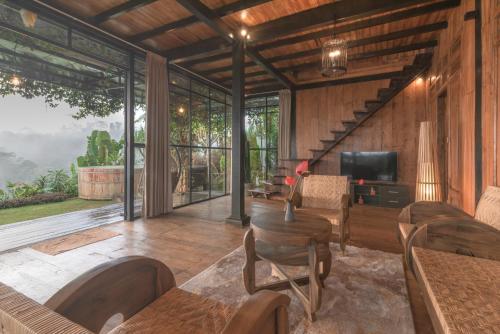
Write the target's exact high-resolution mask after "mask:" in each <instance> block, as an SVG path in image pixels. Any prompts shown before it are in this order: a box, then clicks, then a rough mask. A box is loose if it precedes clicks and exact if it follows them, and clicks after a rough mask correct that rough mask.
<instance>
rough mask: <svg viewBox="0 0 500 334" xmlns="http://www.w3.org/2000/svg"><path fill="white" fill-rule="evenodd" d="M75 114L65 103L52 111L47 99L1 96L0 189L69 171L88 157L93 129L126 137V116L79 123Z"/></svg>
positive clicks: (113, 135)
mask: <svg viewBox="0 0 500 334" xmlns="http://www.w3.org/2000/svg"><path fill="white" fill-rule="evenodd" d="M75 111H76V110H75V109H71V108H70V106H69V105H67V104H66V103H64V102H61V103H60V105H59V106H58V107H57V108H51V107H50V106H49V105H46V104H45V101H44V98H43V97H38V98H33V99H30V100H28V99H25V98H23V97H20V96H15V95H10V96H5V97H3V98H2V97H0V189H1V188H4V187H5V184H6V181H13V182H30V181H33V180H34V179H36V177H38V176H39V175H41V174H44V173H46V172H47V171H48V170H49V169H59V168H62V169H66V170H67V169H69V166H70V164H71V163H72V162H74V161H75V160H76V158H77V157H78V156H79V155H83V154H85V151H86V142H87V138H86V137H87V136H88V135H90V133H91V132H92V130H107V131H109V132H110V134H111V136H112V137H113V138H115V139H119V138H120V137H121V136H122V135H123V128H124V127H123V124H124V119H123V117H124V116H123V113H119V114H114V115H111V116H109V117H106V118H95V117H88V118H86V119H80V120H76V119H74V118H72V117H71V115H72V114H73V113H74V112H75Z"/></svg>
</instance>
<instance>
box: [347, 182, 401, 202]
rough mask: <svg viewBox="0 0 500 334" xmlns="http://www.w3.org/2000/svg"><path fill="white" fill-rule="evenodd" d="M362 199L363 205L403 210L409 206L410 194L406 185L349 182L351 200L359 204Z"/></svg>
mask: <svg viewBox="0 0 500 334" xmlns="http://www.w3.org/2000/svg"><path fill="white" fill-rule="evenodd" d="M360 197H362V198H363V201H362V202H363V204H364V205H375V206H381V207H388V208H404V207H405V206H407V205H408V204H410V192H409V189H408V186H407V185H404V184H398V183H393V182H381V181H365V183H364V184H362V185H361V184H358V182H357V181H352V182H351V200H352V202H353V203H355V204H360V203H359V198H360Z"/></svg>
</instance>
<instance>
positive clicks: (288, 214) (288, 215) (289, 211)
mask: <svg viewBox="0 0 500 334" xmlns="http://www.w3.org/2000/svg"><path fill="white" fill-rule="evenodd" d="M294 220H295V215H294V214H293V204H292V202H291V201H289V200H287V201H286V206H285V221H286V222H293V221H294Z"/></svg>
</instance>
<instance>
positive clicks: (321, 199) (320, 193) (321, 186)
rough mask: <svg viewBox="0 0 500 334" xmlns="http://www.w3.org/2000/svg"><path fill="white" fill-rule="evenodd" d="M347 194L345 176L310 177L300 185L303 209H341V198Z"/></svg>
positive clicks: (347, 187)
mask: <svg viewBox="0 0 500 334" xmlns="http://www.w3.org/2000/svg"><path fill="white" fill-rule="evenodd" d="M348 193H349V180H348V178H347V176H336V175H310V176H308V177H306V178H304V182H303V184H302V189H301V195H302V196H301V197H302V203H301V205H302V207H304V208H319V209H341V208H342V196H343V195H344V194H348Z"/></svg>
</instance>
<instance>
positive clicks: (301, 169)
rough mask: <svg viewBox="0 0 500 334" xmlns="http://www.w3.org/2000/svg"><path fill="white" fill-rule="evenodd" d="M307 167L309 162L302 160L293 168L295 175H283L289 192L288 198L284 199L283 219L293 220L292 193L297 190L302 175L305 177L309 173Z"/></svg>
mask: <svg viewBox="0 0 500 334" xmlns="http://www.w3.org/2000/svg"><path fill="white" fill-rule="evenodd" d="M308 169H309V162H308V161H307V160H304V161H302V162H301V163H299V164H298V165H297V167H296V168H295V174H296V175H297V177H295V176H287V177H285V184H286V185H287V186H289V187H290V193H289V194H288V198H287V199H286V200H285V211H286V213H285V221H293V220H294V218H295V217H294V215H293V199H294V195H295V193H296V191H297V188H298V186H299V185H300V183H301V181H302V180H303V179H304V177H307V176H309V175H310V174H311V172H310V171H309V170H308Z"/></svg>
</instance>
